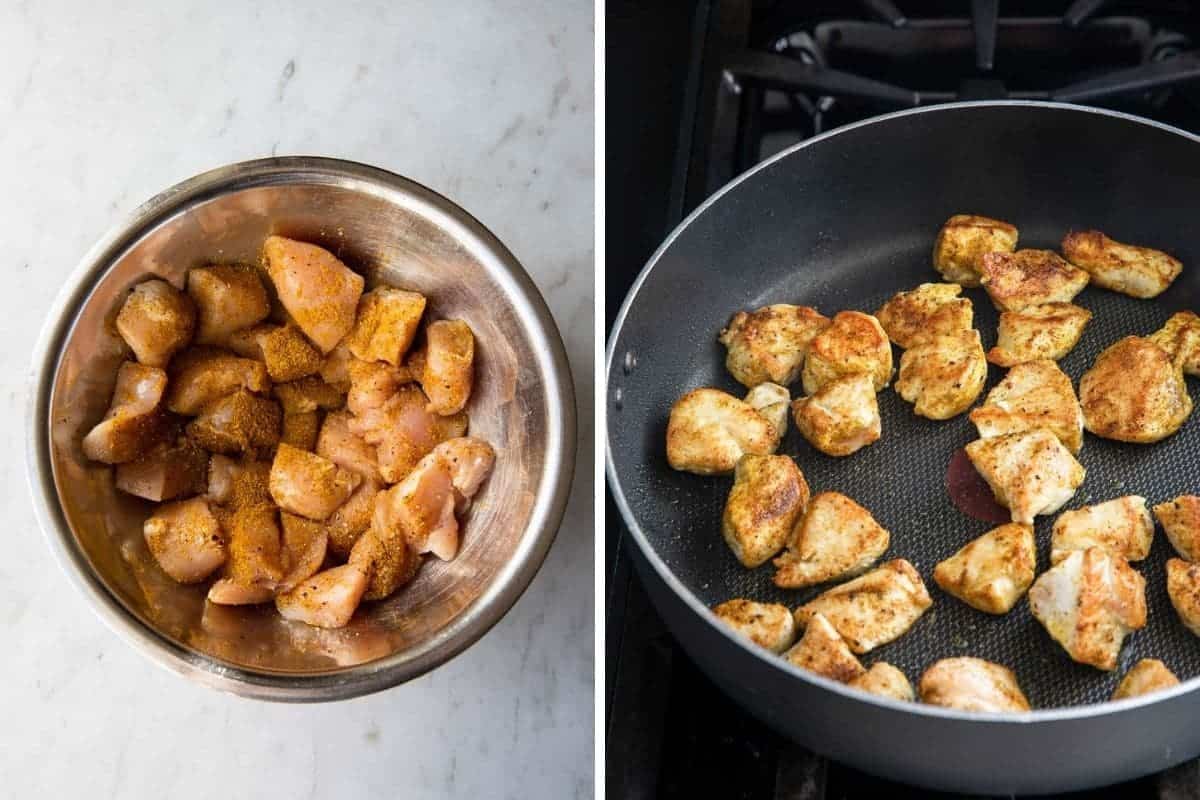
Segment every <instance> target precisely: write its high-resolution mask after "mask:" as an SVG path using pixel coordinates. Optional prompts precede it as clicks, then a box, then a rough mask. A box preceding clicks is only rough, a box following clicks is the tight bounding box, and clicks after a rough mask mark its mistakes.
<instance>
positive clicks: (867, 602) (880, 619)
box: [796, 558, 933, 654]
mask: <svg viewBox="0 0 1200 800" xmlns="http://www.w3.org/2000/svg"><path fill="white" fill-rule="evenodd" d="M932 604H933V600H931V599H930V597H929V592H927V591H926V590H925V584H924V583H923V582H922V581H921V576H920V574H919V573H918V572H917V570H916V569H915V568H914V567H913V565H912V564H910V563H908V562H907V561H905V560H904V559H902V558H897V559H895V560H894V561H889V562H887V563H886V564H883V565H882V566H880V567H878V568H876V569H874V570H871V571H870V572H868V573H867V574H865V575H862V576H860V577H858V578H855V579H854V580H852V581H849V582H847V583H843V584H841V585H840V586H835V587H834V588H832V589H830V590H829V591H827V592H825V593H824V594H822V595H820V596H818V597H817V598H816V599H814V600H811V601H810V602H808V603H805V604H804V605H802V606H800V607H799V608H797V609H796V623H797V624H798V625H799V626H800V627H802V628H803V627H805V626H807V625H808V622H809V620H810V619H812V617H813V615H814V614H817V613H820V614H824V615H825V617H826V618H827V619H828V620H829V622H830V624H832V625H833V627H834V628H835V629H836V630H837V632H838V633H840V634H841V635H842V638H843V639H845V640H846V644H848V645H849V646H850V649H851V650H853V651H854V652H855V653H860V654H861V653H869V652H870V651H871V650H874V649H875V648H876V647H879V646H880V645H883V644H887V643H888V642H891V641H894V640H896V639H897V638H899V637H900V636H901V635H903V634H904V633H905V632H906V631H907V630H908V629H909V628H911V627H912V626H913V624H914V623H915V622H916V621H917V620H918V619H919V618H920V616H921V615H922V614H924V613H925V610H926V609H927V608H929V606H931V605H932Z"/></svg>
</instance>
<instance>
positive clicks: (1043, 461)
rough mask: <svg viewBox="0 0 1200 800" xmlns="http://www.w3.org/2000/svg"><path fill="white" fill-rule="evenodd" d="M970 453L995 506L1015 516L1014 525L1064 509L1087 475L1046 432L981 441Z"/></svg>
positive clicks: (972, 445)
mask: <svg viewBox="0 0 1200 800" xmlns="http://www.w3.org/2000/svg"><path fill="white" fill-rule="evenodd" d="M966 450H967V457H968V458H970V459H971V463H972V464H973V465H974V466H975V470H976V471H977V472H978V473H979V474H980V475H981V476H983V479H984V480H985V481H987V483H988V486H990V487H991V489H992V494H993V495H995V497H996V502H997V503H999V504H1000V505H1002V506H1004V507H1005V508H1007V509H1008V510H1009V511H1011V512H1012V521H1013V522H1021V523H1024V524H1026V525H1032V524H1033V518H1034V517H1035V516H1037V515H1038V514H1053V513H1054V512H1055V511H1058V510H1059V509H1060V508H1062V507H1063V506H1064V505H1065V504H1066V502H1067V501H1068V500H1070V499H1071V498H1072V497H1073V496H1074V495H1075V490H1076V489H1078V488H1079V485H1080V484H1081V483H1083V478H1084V475H1085V474H1086V471H1085V470H1084V468H1083V466H1082V465H1081V464H1080V463H1079V462H1078V461H1076V460H1075V457H1074V456H1072V455H1071V452H1070V451H1069V450H1067V448H1065V447H1063V444H1062V442H1060V441H1059V440H1058V439H1057V438H1056V437H1055V435H1054V434H1053V433H1050V432H1049V431H1047V430H1045V429H1044V428H1037V429H1035V430H1031V431H1022V432H1021V433H1009V434H1005V435H1003V436H995V437H992V438H990V439H976V440H975V441H973V442H971V443H970V444H969V445H967V447H966Z"/></svg>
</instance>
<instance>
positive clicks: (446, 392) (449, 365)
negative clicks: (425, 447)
mask: <svg viewBox="0 0 1200 800" xmlns="http://www.w3.org/2000/svg"><path fill="white" fill-rule="evenodd" d="M474 369H475V335H474V334H473V333H471V329H470V327H468V325H467V323H465V322H463V321H462V320H460V319H451V320H446V319H439V320H438V321H436V322H431V323H430V324H429V326H428V327H427V328H426V329H425V354H424V359H423V361H422V369H421V372H420V373H417V374H416V378H417V380H419V381H420V382H421V388H422V389H424V390H425V394H426V395H428V396H429V410H430V411H432V412H434V413H435V414H442V415H448V414H457V413H458V412H460V411H462V410H463V409H464V408H466V406H467V400H468V398H470V396H471V385H472V382H473V380H474Z"/></svg>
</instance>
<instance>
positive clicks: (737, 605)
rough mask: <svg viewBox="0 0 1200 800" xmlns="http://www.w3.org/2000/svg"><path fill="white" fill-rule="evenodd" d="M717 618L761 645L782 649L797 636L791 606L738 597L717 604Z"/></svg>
mask: <svg viewBox="0 0 1200 800" xmlns="http://www.w3.org/2000/svg"><path fill="white" fill-rule="evenodd" d="M713 613H714V614H716V615H717V619H719V620H721V621H722V622H724V623H725V624H726V625H728V626H729V627H730V628H733V629H734V630H735V631H737V632H738V633H739V634H741V635H742V636H745V637H746V638H747V639H749V640H750V641H752V642H754V643H755V644H756V645H758V646H759V647H765V648H767V649H768V650H770V651H771V652H772V653H782V652H783V651H784V650H787V649H788V648H789V647H791V646H792V642H794V641H795V640H796V620H795V619H794V618H793V617H792V612H791V611H790V610H788V607H787V606H784V605H780V604H779V603H756V602H754V601H753V600H745V599H743V598H740V597H739V598H736V599H734V600H726V601H725V602H724V603H721V604H720V605H718V606H713Z"/></svg>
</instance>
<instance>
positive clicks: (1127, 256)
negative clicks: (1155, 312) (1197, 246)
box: [1062, 231, 1183, 299]
mask: <svg viewBox="0 0 1200 800" xmlns="http://www.w3.org/2000/svg"><path fill="white" fill-rule="evenodd" d="M1062 252H1063V255H1064V256H1066V258H1067V260H1068V261H1070V262H1071V263H1072V264H1074V265H1075V266H1077V267H1079V268H1080V269H1082V270H1085V271H1087V272H1088V273H1089V274H1090V275H1091V276H1092V283H1094V284H1096V285H1097V286H1099V287H1101V288H1102V289H1111V290H1112V291H1114V292H1121V293H1122V294H1127V295H1129V296H1130V297H1140V298H1143V299H1147V298H1151V297H1158V296H1159V295H1160V294H1162V293H1163V292H1164V291H1166V289H1167V287H1168V286H1170V285H1171V283H1172V282H1173V281H1174V280H1175V279H1176V278H1178V277H1179V273H1180V272H1182V271H1183V265H1182V264H1180V263H1179V259H1177V258H1173V257H1171V256H1169V255H1167V254H1166V253H1164V252H1163V251H1161V250H1153V249H1151V248H1149V247H1137V246H1135V245H1131V244H1122V243H1121V242H1118V241H1114V240H1113V239H1110V238H1108V237H1107V236H1105V235H1104V234H1103V233H1101V232H1100V231H1071V232H1070V233H1068V234H1067V235H1066V236H1065V237H1063V240H1062Z"/></svg>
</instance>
